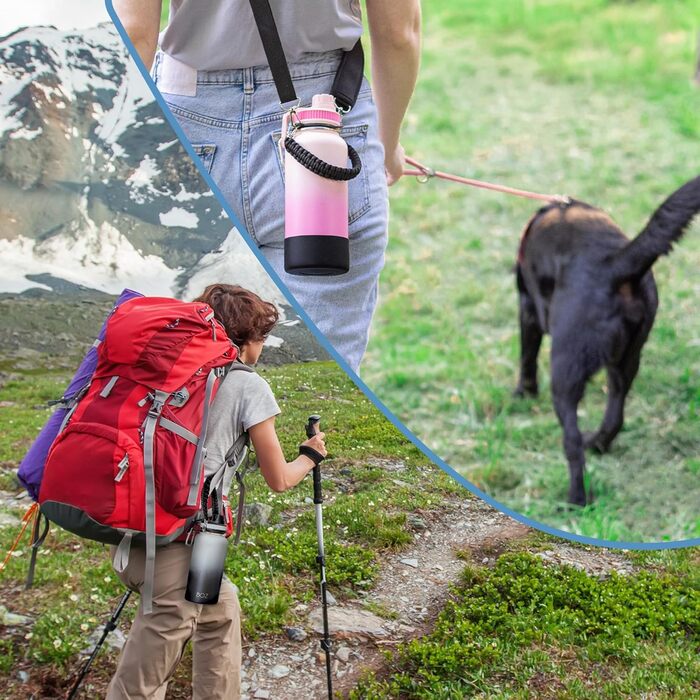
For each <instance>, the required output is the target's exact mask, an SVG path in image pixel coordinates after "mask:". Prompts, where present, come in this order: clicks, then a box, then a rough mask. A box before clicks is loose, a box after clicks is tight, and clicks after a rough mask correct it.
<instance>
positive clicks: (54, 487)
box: [39, 297, 238, 613]
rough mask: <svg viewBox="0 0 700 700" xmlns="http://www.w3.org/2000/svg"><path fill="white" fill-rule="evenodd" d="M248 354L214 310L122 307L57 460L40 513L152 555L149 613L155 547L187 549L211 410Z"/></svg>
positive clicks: (150, 303) (175, 304) (158, 301)
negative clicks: (183, 540) (240, 357)
mask: <svg viewBox="0 0 700 700" xmlns="http://www.w3.org/2000/svg"><path fill="white" fill-rule="evenodd" d="M237 354H238V349H237V348H236V346H235V345H234V344H233V343H232V342H231V340H230V339H229V338H228V337H227V335H226V332H225V331H224V328H223V326H222V325H221V324H220V323H219V322H218V321H216V320H215V319H214V312H213V311H212V309H211V307H209V306H208V305H207V304H204V303H199V302H194V303H186V302H181V301H176V300H174V299H167V298H156V297H143V298H139V299H132V300H131V301H128V302H126V303H124V304H122V305H121V306H120V307H119V308H117V309H116V311H115V312H114V314H113V315H112V316H111V318H110V319H109V321H108V323H107V331H106V335H105V340H104V342H103V343H102V344H101V345H100V348H99V357H98V362H97V369H96V370H95V373H94V375H93V378H92V383H91V384H90V387H89V389H88V390H87V392H86V393H85V395H84V396H83V397H82V398H81V400H80V401H79V402H78V403H77V404H76V405H75V406H74V408H73V410H72V411H71V412H70V413H69V415H68V416H67V417H66V420H65V421H64V426H63V428H62V430H61V432H60V433H59V435H58V437H57V438H56V440H55V441H54V443H53V445H52V446H51V450H50V451H49V454H48V457H47V460H46V466H45V471H44V476H43V480H42V483H41V490H40V492H39V503H40V505H41V510H42V512H43V513H44V514H45V515H46V517H47V518H48V519H49V520H52V521H53V522H55V523H57V524H58V525H60V526H61V527H63V528H65V529H66V530H70V531H71V532H74V533H76V534H77V535H80V536H81V537H86V538H88V539H92V540H97V541H98V542H106V543H110V544H117V545H119V548H118V550H117V555H116V556H115V566H116V567H117V569H123V567H125V566H126V563H127V561H128V554H129V548H130V546H131V543H132V541H134V542H139V543H145V545H146V570H145V579H144V589H143V596H142V597H143V605H144V612H146V613H148V612H150V610H151V599H152V592H153V576H154V564H155V548H156V546H158V545H162V544H167V543H169V542H172V541H173V540H175V539H177V538H178V537H179V536H181V535H182V533H183V532H184V531H185V530H187V529H188V528H189V526H190V525H191V524H192V523H193V522H194V520H195V517H196V514H197V512H198V510H199V507H200V498H201V490H202V474H203V463H204V457H205V449H204V441H205V438H206V431H207V419H208V414H209V407H210V405H211V402H212V401H213V399H214V396H215V394H216V389H217V387H218V384H219V381H220V379H221V378H222V377H223V376H224V375H225V374H226V370H227V367H228V366H229V365H230V364H231V363H232V362H233V361H234V360H235V359H236V357H237Z"/></svg>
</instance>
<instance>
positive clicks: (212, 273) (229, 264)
mask: <svg viewBox="0 0 700 700" xmlns="http://www.w3.org/2000/svg"><path fill="white" fill-rule="evenodd" d="M212 282H222V283H224V284H240V285H241V286H242V287H246V288H248V289H253V290H255V292H256V293H257V294H259V295H260V296H261V297H262V298H263V299H267V300H268V301H271V302H274V303H275V304H277V306H278V307H281V308H283V307H284V306H285V305H287V306H288V302H287V300H286V299H285V297H284V295H283V294H282V292H281V291H280V290H279V289H278V288H277V285H276V284H275V283H274V282H273V281H272V279H270V277H269V275H268V274H267V273H266V272H265V269H264V268H263V266H262V265H261V264H260V262H259V261H258V259H257V258H256V257H255V256H254V255H252V254H251V252H250V248H248V245H247V243H246V242H245V241H244V240H243V237H242V236H241V235H240V234H239V233H238V231H237V229H235V228H234V229H231V231H229V234H228V236H227V237H226V240H225V241H224V242H223V244H222V245H221V247H220V248H219V249H218V250H215V251H213V252H211V253H208V254H207V255H205V256H203V257H202V259H201V260H200V261H199V263H198V264H197V266H196V268H195V269H194V271H193V273H192V275H191V276H190V278H189V280H188V281H187V286H186V287H185V288H184V289H183V292H182V294H183V298H185V299H194V298H195V297H196V296H197V295H198V294H200V293H201V291H202V290H203V289H204V287H206V286H207V285H208V284H211V283H212Z"/></svg>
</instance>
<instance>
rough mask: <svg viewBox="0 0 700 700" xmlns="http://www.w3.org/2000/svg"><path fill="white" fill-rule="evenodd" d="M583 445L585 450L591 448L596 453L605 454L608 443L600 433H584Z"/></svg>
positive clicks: (608, 446)
mask: <svg viewBox="0 0 700 700" xmlns="http://www.w3.org/2000/svg"><path fill="white" fill-rule="evenodd" d="M583 447H584V449H586V450H593V452H597V453H598V454H601V455H602V454H605V453H606V452H607V451H608V449H609V448H610V445H609V444H608V443H607V442H606V441H605V439H604V438H603V436H602V435H601V434H600V433H584V434H583Z"/></svg>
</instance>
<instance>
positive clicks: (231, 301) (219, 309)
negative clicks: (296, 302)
mask: <svg viewBox="0 0 700 700" xmlns="http://www.w3.org/2000/svg"><path fill="white" fill-rule="evenodd" d="M195 301H201V302H204V303H205V304H209V306H211V308H212V309H213V310H214V316H215V317H216V319H217V321H219V322H220V323H221V324H222V325H223V327H224V328H225V329H226V335H228V337H229V338H231V340H232V341H233V342H234V343H235V344H236V345H237V346H238V347H239V348H240V347H242V346H243V345H245V344H246V343H250V342H256V341H259V340H264V339H265V337H266V336H267V334H268V333H269V332H270V331H271V330H272V328H273V327H274V325H275V324H276V323H277V321H278V319H279V312H278V311H277V307H276V306H275V305H274V304H272V303H271V302H269V301H263V300H262V299H261V298H260V297H259V296H258V295H257V294H254V293H253V292H251V291H249V290H247V289H244V288H243V287H239V286H238V285H237V284H210V285H209V286H208V287H207V288H206V289H205V290H204V291H203V292H202V294H201V295H200V296H198V297H197V298H196V299H195Z"/></svg>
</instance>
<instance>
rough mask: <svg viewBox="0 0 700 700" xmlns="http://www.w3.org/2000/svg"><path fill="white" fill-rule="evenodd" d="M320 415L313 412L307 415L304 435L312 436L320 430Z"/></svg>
mask: <svg viewBox="0 0 700 700" xmlns="http://www.w3.org/2000/svg"><path fill="white" fill-rule="evenodd" d="M320 424H321V416H319V415H317V414H315V413H314V414H313V415H311V416H309V418H308V420H307V423H306V437H307V438H312V437H313V436H314V435H316V434H317V433H319V432H321V425H320Z"/></svg>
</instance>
